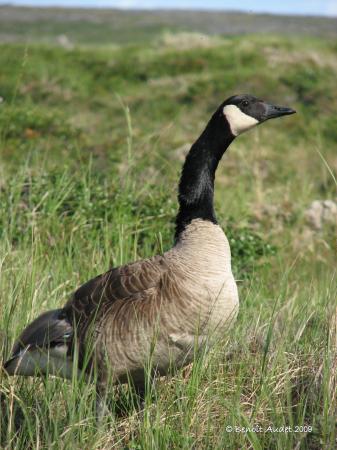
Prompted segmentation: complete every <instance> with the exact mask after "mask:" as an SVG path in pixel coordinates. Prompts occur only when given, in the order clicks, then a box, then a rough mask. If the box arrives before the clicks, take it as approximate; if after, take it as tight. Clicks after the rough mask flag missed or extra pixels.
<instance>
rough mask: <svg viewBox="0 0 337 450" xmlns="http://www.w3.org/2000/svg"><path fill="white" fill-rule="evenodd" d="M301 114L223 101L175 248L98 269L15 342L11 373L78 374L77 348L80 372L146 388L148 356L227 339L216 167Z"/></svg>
mask: <svg viewBox="0 0 337 450" xmlns="http://www.w3.org/2000/svg"><path fill="white" fill-rule="evenodd" d="M294 112H295V111H294V110H293V109H290V108H286V107H279V106H273V105H269V104H267V103H265V102H263V101H262V100H259V99H257V98H256V97H254V96H252V95H235V96H233V97H230V98H228V99H227V100H226V101H225V102H223V103H222V104H221V105H220V106H219V107H218V109H217V110H216V111H215V113H214V114H213V115H212V117H211V119H210V121H209V122H208V124H207V126H206V128H205V130H204V131H203V132H202V134H201V136H200V137H199V138H198V139H197V140H196V142H195V143H194V144H193V145H192V148H191V150H190V152H189V153H188V155H187V157H186V161H185V164H184V166H183V169H182V174H181V178H180V183H179V195H178V199H179V212H178V214H177V217H176V231H175V244H174V246H173V247H172V248H171V249H170V250H169V251H167V252H165V253H164V254H163V255H158V256H154V257H153V258H150V259H146V260H142V261H137V262H134V263H130V264H127V265H125V266H121V267H117V268H113V269H111V270H109V271H108V272H106V273H105V274H103V275H99V276H97V277H96V278H94V279H92V280H90V281H88V282H87V283H85V284H84V285H82V286H81V287H80V288H79V289H78V290H77V291H76V292H75V293H74V294H73V295H72V297H71V298H70V299H69V301H68V302H67V303H66V304H65V306H64V307H63V308H60V309H56V310H53V311H48V312H45V313H44V314H42V315H41V316H39V317H38V318H37V319H35V320H34V321H33V322H32V323H31V324H30V325H28V326H27V328H26V329H25V330H24V331H23V333H22V334H21V336H20V337H19V338H18V340H17V341H16V343H15V345H14V347H13V350H12V355H11V357H10V359H9V360H8V361H7V362H6V363H5V364H4V368H5V370H6V372H7V373H8V374H9V375H37V374H41V373H42V374H52V375H53V374H54V375H59V376H62V377H65V378H70V377H71V376H72V371H73V363H74V357H75V356H74V355H77V357H78V360H77V362H78V364H77V367H78V368H79V369H80V370H81V369H82V370H84V371H86V372H88V373H89V372H90V370H91V368H92V367H93V365H94V364H95V367H96V368H97V376H98V385H99V386H103V387H104V386H105V385H106V384H107V383H108V381H109V380H110V381H112V382H121V383H123V382H126V381H127V380H128V379H129V378H130V379H131V380H132V381H133V383H134V384H135V386H139V387H141V386H142V384H143V383H144V377H145V364H146V360H147V358H148V356H149V354H151V361H152V365H153V367H154V368H155V369H156V371H157V372H158V373H160V374H166V373H168V371H169V368H170V367H171V366H172V364H173V365H174V367H181V366H184V365H186V364H188V363H189V362H190V361H191V359H192V357H193V351H191V349H192V350H193V347H194V346H195V343H196V341H197V345H198V344H201V343H203V342H204V341H205V340H206V337H207V336H215V338H216V337H219V336H221V335H222V334H223V333H224V331H225V330H226V329H227V328H228V327H229V326H230V324H231V322H232V321H233V320H234V319H235V317H236V314H237V310H238V303H239V299H238V292H237V286H236V282H235V279H234V277H233V274H232V270H231V254H230V248H229V244H228V241H227V238H226V236H225V234H224V232H223V231H222V229H221V227H220V226H219V225H218V223H217V220H216V217H215V211H214V206H213V196H214V177H215V171H216V169H217V166H218V163H219V161H220V159H221V158H222V156H223V154H224V152H225V150H226V149H227V148H228V146H229V145H230V144H231V142H232V141H233V139H234V138H235V137H236V136H238V135H239V134H241V133H243V132H245V131H247V130H249V129H250V128H252V127H254V126H255V125H258V124H260V123H262V122H265V121H266V120H268V119H271V118H274V117H279V116H284V115H287V114H293V113H294ZM90 342H91V344H92V351H91V353H90V356H89V359H88V361H85V359H86V356H85V355H86V351H87V348H88V347H89V345H91V344H90Z"/></svg>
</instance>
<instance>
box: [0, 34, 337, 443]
mask: <svg viewBox="0 0 337 450" xmlns="http://www.w3.org/2000/svg"><path fill="white" fill-rule="evenodd" d="M17 27H18V29H19V28H20V27H19V25H17ZM24 29H25V28H24ZM38 29H39V28H38V27H37V28H35V29H34V30H35V34H36V35H38V32H37V31H36V30H38ZM53 29H54V28H53V27H52V26H51V30H53ZM69 30H71V25H69ZM73 31H74V30H73ZM70 32H71V31H70ZM89 32H90V30H89V31H88V33H89ZM101 32H102V34H103V31H101ZM147 32H148V30H147V29H144V30H143V33H136V34H132V33H131V35H130V36H131V37H130V39H129V40H127V39H126V38H123V40H122V42H115V41H111V42H107V41H106V40H104V41H102V42H101V41H100V40H99V39H98V38H97V39H95V40H94V42H91V43H89V42H88V41H90V39H89V38H88V40H87V41H86V42H83V43H82V44H81V42H75V43H74V44H73V43H72V44H71V45H70V44H69V42H68V40H66V39H64V38H62V39H61V40H59V41H56V42H54V41H52V42H42V43H41V42H40V43H39V42H38V40H37V39H35V40H34V39H33V40H32V42H29V43H25V42H24V39H21V35H20V33H18V36H17V37H16V39H14V40H13V39H11V42H7V43H5V42H3V43H2V44H0V67H1V71H0V97H1V103H0V365H1V363H2V361H3V360H4V359H6V357H7V356H8V354H9V352H10V348H11V345H12V344H13V341H14V339H15V338H16V337H17V335H18V333H19V332H20V331H21V330H22V328H23V327H24V326H25V325H26V324H27V323H28V322H30V321H31V320H32V319H33V318H35V317H36V316H37V315H38V314H39V313H40V312H42V311H45V310H47V309H52V308H57V307H59V306H60V305H62V304H63V303H65V301H66V300H67V298H68V297H69V295H70V294H71V292H72V291H73V290H74V289H75V288H76V287H78V286H79V285H80V284H81V283H83V282H85V281H86V280H88V279H90V278H92V277H93V276H95V275H97V274H99V273H102V272H104V271H106V270H107V269H108V268H109V267H111V266H116V265H120V264H123V263H127V262H129V261H132V260H136V259H139V258H144V257H148V256H151V255H153V254H156V253H158V252H162V251H165V250H166V249H168V248H170V246H171V245H172V241H173V231H174V217H175V214H176V211H177V202H176V193H177V182H178V177H179V171H180V169H181V165H182V163H183V161H184V157H185V155H186V152H187V151H188V149H189V147H190V145H191V144H192V143H193V142H194V140H195V139H196V138H197V137H198V136H199V134H200V132H201V131H202V130H203V127H204V126H205V124H206V122H207V121H208V119H209V117H210V115H211V114H212V112H213V111H214V110H215V108H216V107H217V106H218V104H220V103H221V102H222V101H223V100H224V99H225V98H226V97H228V96H230V95H233V94H236V93H246V92H249V93H252V94H254V95H257V96H259V97H261V98H264V99H266V100H269V101H270V102H274V103H277V104H284V105H287V106H291V107H294V108H295V109H296V110H297V114H296V115H294V116H291V117H289V118H284V119H282V120H277V121H271V122H270V123H268V124H266V125H264V126H263V127H261V128H259V127H258V128H257V129H256V130H254V131H252V132H250V133H249V134H247V135H243V136H241V137H240V138H239V139H237V140H236V141H235V142H234V143H233V145H232V146H231V147H230V149H229V150H228V152H227V153H226V154H225V156H224V158H223V160H222V162H221V164H220V166H219V168H218V172H217V178H216V211H217V214H218V219H219V223H220V224H221V226H222V227H223V228H224V230H225V232H226V234H227V236H228V238H229V241H230V244H231V249H232V259H233V271H234V274H235V277H236V279H237V280H238V286H239V291H240V302H241V304H240V312H239V317H238V320H237V322H236V324H235V327H234V328H233V329H232V330H231V332H230V333H229V334H228V335H226V336H224V337H223V340H222V341H221V342H219V344H218V346H217V347H216V348H213V349H212V350H210V351H208V352H206V353H205V354H203V355H200V356H199V357H198V358H196V361H195V362H194V364H193V365H192V366H190V367H188V368H187V369H185V370H182V371H180V372H178V373H176V374H175V375H174V376H173V377H171V378H162V379H160V380H157V381H156V383H155V384H154V385H151V386H149V389H148V392H147V397H146V402H145V408H144V409H143V410H142V411H139V410H138V409H137V405H135V399H134V398H133V396H132V393H131V392H130V390H129V389H128V388H127V387H126V386H124V387H119V388H116V389H115V391H114V392H112V393H111V414H109V415H108V416H107V417H105V418H104V419H103V420H102V421H101V422H100V423H99V424H97V421H96V417H95V411H94V409H95V408H94V404H95V390H94V387H93V386H91V385H86V384H84V383H83V382H82V380H78V379H76V378H75V377H74V378H73V380H72V381H71V382H68V381H63V380H60V379H57V378H52V377H50V378H42V379H39V378H36V379H33V378H26V379H23V378H19V377H15V378H8V377H7V376H6V375H5V374H4V373H3V372H1V371H0V401H1V413H0V448H4V449H11V448H15V449H47V448H48V449H111V448H116V449H130V450H131V449H133V450H140V449H142V450H143V449H145V450H149V449H219V450H220V449H239V448H240V449H254V450H255V449H257V450H258V449H268V450H273V449H279V450H287V449H289V450H291V449H298V450H306V449H317V450H318V449H334V448H336V443H337V432H336V419H337V402H336V378H337V330H336V328H337V312H336V298H337V289H336V286H337V284H336V227H334V226H333V224H325V225H323V226H322V228H321V229H319V230H316V229H313V228H312V227H310V224H308V220H307V216H306V211H307V209H308V208H309V207H310V204H311V203H312V201H314V200H326V199H331V200H334V199H335V198H336V181H335V180H336V171H337V153H336V146H337V145H336V141H337V119H336V110H337V97H336V77H337V36H336V35H334V36H332V35H330V36H329V38H327V37H326V36H324V33H323V35H321V36H315V37H314V36H307V35H303V34H301V35H300V34H292V35H289V34H288V35H287V34H286V33H283V34H282V33H279V34H275V33H274V34H270V33H269V34H265V33H264V34H253V33H252V34H249V35H227V36H224V35H221V34H216V33H213V34H212V35H211V34H200V33H199V34H198V33H195V32H191V31H190V30H187V31H186V30H178V31H177V30H170V29H167V28H166V27H162V26H159V25H158V29H157V28H156V29H155V31H154V30H153V28H151V34H150V37H149V36H148V35H147ZM83 33H84V31H83V30H82V29H81V35H80V36H82V34H83ZM31 35H34V33H33V32H31ZM79 41H81V39H79ZM121 410H122V411H121ZM253 427H255V428H254V429H253ZM282 427H289V428H288V431H286V430H284V429H283V428H282ZM290 429H291V431H289V430H290Z"/></svg>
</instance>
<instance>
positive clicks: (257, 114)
mask: <svg viewBox="0 0 337 450" xmlns="http://www.w3.org/2000/svg"><path fill="white" fill-rule="evenodd" d="M220 111H221V112H222V114H223V115H224V117H225V120H226V121H227V122H228V125H229V128H230V131H231V133H232V135H233V136H234V137H236V136H239V134H241V133H244V132H245V131H248V130H250V129H251V128H253V127H255V126H256V125H259V124H260V123H263V122H265V121H266V120H269V119H274V118H276V117H281V116H286V115H289V114H294V113H295V112H296V111H295V110H294V109H292V108H288V107H286V106H277V105H272V104H270V103H266V102H264V101H263V100H261V99H259V98H257V97H254V96H253V95H250V94H243V95H233V96H232V97H230V98H228V99H227V100H225V101H224V102H223V104H222V105H221V106H220Z"/></svg>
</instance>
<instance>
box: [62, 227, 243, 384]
mask: <svg viewBox="0 0 337 450" xmlns="http://www.w3.org/2000/svg"><path fill="white" fill-rule="evenodd" d="M201 237H203V238H204V239H200V238H201ZM90 283H92V284H91V285H90V287H89V286H87V287H86V286H83V287H82V288H81V289H80V290H79V291H77V292H76V293H75V295H74V297H73V299H71V300H70V302H69V303H68V305H66V309H67V308H69V309H71V310H73V311H74V312H75V314H76V315H78V316H82V319H83V320H81V321H80V323H84V324H85V328H86V327H87V325H88V323H89V322H90V319H91V317H90V314H89V315H86V312H85V311H86V308H87V303H93V302H94V303H96V302H100V305H101V306H100V308H99V309H98V311H99V312H98V314H99V315H98V316H96V317H95V326H94V329H95V332H96V334H97V339H96V340H95V347H96V349H98V351H97V352H96V363H97V366H98V374H99V379H100V381H101V382H102V383H105V382H106V379H107V377H109V378H110V377H112V379H114V380H116V381H117V380H118V381H120V382H124V381H126V379H127V377H131V378H132V379H133V381H134V383H135V384H139V383H142V382H143V378H144V367H146V361H147V359H148V358H149V355H150V354H151V363H152V365H153V367H154V368H155V369H156V370H157V371H158V372H159V373H163V374H164V373H167V372H168V370H169V368H170V366H174V367H180V366H183V365H185V364H187V363H189V362H190V361H191V358H192V356H193V351H194V348H195V345H198V346H199V344H200V343H201V342H202V341H205V340H206V338H209V339H216V338H217V337H218V336H219V335H221V334H223V331H224V327H227V326H228V325H229V323H230V322H232V321H233V320H234V318H235V316H236V312H237V308H238V293H237V287H236V283H235V280H234V277H233V274H232V271H231V260H230V249H229V244H228V241H227V239H226V237H225V235H224V233H223V231H222V229H221V228H220V227H219V226H218V225H215V224H212V223H210V222H206V221H202V220H198V219H197V220H194V221H193V222H192V223H191V224H190V225H189V226H188V227H187V228H186V230H185V231H184V233H183V235H182V237H181V239H180V240H179V243H177V244H176V245H175V246H174V247H173V248H172V249H171V250H169V251H168V252H166V253H164V254H163V255H162V256H156V257H154V258H151V259H148V260H144V261H139V262H136V263H133V264H131V265H128V266H123V267H121V268H119V269H114V270H112V271H110V272H107V273H106V274H104V275H102V276H100V277H98V278H97V279H95V280H93V281H92V282H90ZM95 309H96V308H95ZM81 331H82V330H81V327H80V328H79V330H78V333H79V335H81V334H82V333H81ZM107 359H108V361H109V362H110V363H111V364H109V365H107V364H106V363H105V362H106V360H107Z"/></svg>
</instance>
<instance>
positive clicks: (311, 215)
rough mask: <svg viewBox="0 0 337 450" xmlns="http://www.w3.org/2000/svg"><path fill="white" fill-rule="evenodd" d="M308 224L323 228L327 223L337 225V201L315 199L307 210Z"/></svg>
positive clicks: (318, 228)
mask: <svg viewBox="0 0 337 450" xmlns="http://www.w3.org/2000/svg"><path fill="white" fill-rule="evenodd" d="M305 217H306V220H307V223H308V225H309V226H310V227H311V228H312V229H314V230H317V231H319V230H321V229H322V228H323V226H324V225H325V224H331V225H337V201H334V200H315V201H313V202H312V203H311V205H310V206H309V208H308V209H307V210H306V211H305Z"/></svg>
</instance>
